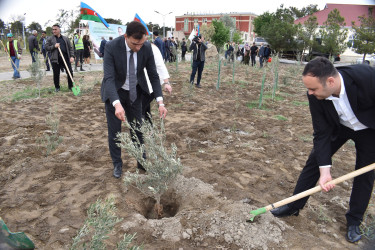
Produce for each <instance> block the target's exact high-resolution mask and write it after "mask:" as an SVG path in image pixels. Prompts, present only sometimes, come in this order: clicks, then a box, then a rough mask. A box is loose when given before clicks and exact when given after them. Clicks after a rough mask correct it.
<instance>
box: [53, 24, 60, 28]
mask: <svg viewBox="0 0 375 250" xmlns="http://www.w3.org/2000/svg"><path fill="white" fill-rule="evenodd" d="M52 27H59V28H60V25H59V24H57V23H55V24H54V25H52Z"/></svg>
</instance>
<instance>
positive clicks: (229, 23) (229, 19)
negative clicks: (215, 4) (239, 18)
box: [219, 15, 236, 30]
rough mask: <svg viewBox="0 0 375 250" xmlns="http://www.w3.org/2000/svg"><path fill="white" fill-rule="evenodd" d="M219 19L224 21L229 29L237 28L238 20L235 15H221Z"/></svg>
mask: <svg viewBox="0 0 375 250" xmlns="http://www.w3.org/2000/svg"><path fill="white" fill-rule="evenodd" d="M219 21H220V22H222V23H223V24H224V26H225V27H227V28H228V29H229V30H235V29H236V21H235V19H234V18H233V17H230V16H229V15H224V16H222V17H220V20H219Z"/></svg>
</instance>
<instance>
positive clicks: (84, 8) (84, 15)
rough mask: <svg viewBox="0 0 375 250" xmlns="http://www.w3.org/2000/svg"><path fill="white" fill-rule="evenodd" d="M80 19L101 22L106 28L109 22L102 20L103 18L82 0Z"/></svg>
mask: <svg viewBox="0 0 375 250" xmlns="http://www.w3.org/2000/svg"><path fill="white" fill-rule="evenodd" d="M81 19H82V20H90V21H94V22H99V23H103V24H104V26H105V27H106V28H107V29H108V27H109V24H108V23H107V22H106V21H105V20H104V18H102V17H101V16H100V15H99V14H98V13H97V12H96V11H95V10H93V8H91V7H90V6H88V5H87V4H85V3H84V2H81Z"/></svg>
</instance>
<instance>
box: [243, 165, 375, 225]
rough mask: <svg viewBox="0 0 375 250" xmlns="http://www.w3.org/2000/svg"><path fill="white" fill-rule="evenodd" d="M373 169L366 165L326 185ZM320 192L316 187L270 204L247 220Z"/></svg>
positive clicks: (374, 167)
mask: <svg viewBox="0 0 375 250" xmlns="http://www.w3.org/2000/svg"><path fill="white" fill-rule="evenodd" d="M374 169H375V163H373V164H371V165H368V166H366V167H363V168H360V169H358V170H356V171H353V172H350V173H348V174H346V175H343V176H341V177H339V178H337V179H334V180H332V181H329V182H327V184H335V185H336V184H339V183H341V182H343V181H346V180H349V179H351V178H354V177H356V176H358V175H361V174H364V173H367V172H369V171H371V170H374ZM321 190H322V188H321V187H320V186H316V187H313V188H310V189H308V190H306V191H304V192H302V193H299V194H296V195H293V196H291V197H289V198H286V199H284V200H281V201H278V202H276V203H273V204H270V205H268V206H266V207H262V208H259V209H256V210H253V211H250V219H249V220H250V221H254V218H255V216H257V215H260V214H264V213H266V212H267V211H270V210H272V209H275V208H278V207H281V206H284V205H286V204H289V203H291V202H293V201H296V200H299V199H301V198H304V197H306V196H309V195H312V194H315V193H317V192H319V191H321Z"/></svg>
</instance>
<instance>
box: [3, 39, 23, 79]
mask: <svg viewBox="0 0 375 250" xmlns="http://www.w3.org/2000/svg"><path fill="white" fill-rule="evenodd" d="M7 38H8V42H7V45H6V47H5V52H7V53H8V56H9V60H11V63H12V67H13V70H14V72H13V77H12V78H13V79H17V78H20V77H21V76H20V71H19V67H20V60H21V55H22V49H21V45H20V43H19V42H18V41H17V40H13V34H12V33H8V34H7Z"/></svg>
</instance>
